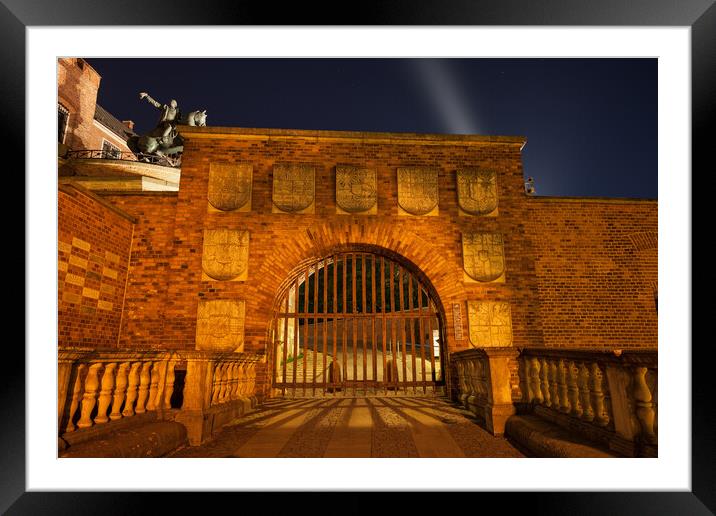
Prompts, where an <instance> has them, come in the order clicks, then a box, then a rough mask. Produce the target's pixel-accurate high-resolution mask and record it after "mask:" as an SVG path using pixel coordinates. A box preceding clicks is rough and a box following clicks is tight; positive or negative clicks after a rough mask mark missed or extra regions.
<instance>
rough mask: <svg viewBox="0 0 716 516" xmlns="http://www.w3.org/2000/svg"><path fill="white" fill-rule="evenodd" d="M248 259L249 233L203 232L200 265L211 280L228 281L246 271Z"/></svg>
mask: <svg viewBox="0 0 716 516" xmlns="http://www.w3.org/2000/svg"><path fill="white" fill-rule="evenodd" d="M248 258H249V232H248V231H242V230H236V229H207V230H204V252H203V255H202V259H201V265H202V268H203V269H204V272H205V273H206V274H207V275H208V276H209V277H211V278H213V279H215V280H220V281H228V280H232V279H234V278H237V277H239V276H240V275H241V274H243V273H244V272H245V271H246V268H247V266H248V261H249V260H248Z"/></svg>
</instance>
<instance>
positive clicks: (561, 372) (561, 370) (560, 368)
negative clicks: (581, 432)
mask: <svg viewBox="0 0 716 516" xmlns="http://www.w3.org/2000/svg"><path fill="white" fill-rule="evenodd" d="M567 374H568V373H567V365H566V364H565V363H564V360H561V359H560V360H559V362H558V364H557V390H558V391H559V411H560V412H563V413H565V414H569V408H570V407H569V397H568V395H567V393H568V392H569V390H568V387H567Z"/></svg>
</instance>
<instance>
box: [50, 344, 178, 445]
mask: <svg viewBox="0 0 716 516" xmlns="http://www.w3.org/2000/svg"><path fill="white" fill-rule="evenodd" d="M178 362H179V357H178V356H177V354H176V353H173V352H169V351H143V352H139V351H124V350H108V351H102V350H91V349H73V348H70V349H67V348H60V349H59V351H58V407H57V419H58V425H59V426H58V430H59V433H60V434H65V433H69V432H74V431H76V430H78V429H83V428H89V427H91V426H94V425H101V424H103V423H107V422H109V421H116V420H119V419H122V418H127V417H132V416H134V415H136V414H143V413H145V412H157V411H158V412H161V411H163V410H166V409H169V408H170V399H171V396H172V394H173V392H174V378H175V376H174V368H175V366H176V365H177V363H178Z"/></svg>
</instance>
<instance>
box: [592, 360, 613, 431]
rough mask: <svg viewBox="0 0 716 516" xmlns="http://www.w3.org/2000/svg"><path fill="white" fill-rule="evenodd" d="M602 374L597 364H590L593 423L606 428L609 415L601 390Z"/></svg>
mask: <svg viewBox="0 0 716 516" xmlns="http://www.w3.org/2000/svg"><path fill="white" fill-rule="evenodd" d="M603 379H604V374H603V373H602V370H601V368H600V367H599V364H597V363H596V362H593V363H592V367H591V380H592V382H591V388H592V389H591V391H592V392H591V395H592V407H594V422H595V423H596V424H597V425H599V426H607V425H608V424H609V414H607V410H606V408H605V404H604V391H603V389H602V385H603V383H602V382H603Z"/></svg>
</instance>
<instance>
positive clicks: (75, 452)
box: [60, 421, 187, 458]
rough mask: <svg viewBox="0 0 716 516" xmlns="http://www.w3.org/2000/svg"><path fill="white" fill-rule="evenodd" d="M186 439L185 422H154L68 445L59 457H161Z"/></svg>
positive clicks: (184, 442) (183, 443) (182, 443)
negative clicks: (183, 423)
mask: <svg viewBox="0 0 716 516" xmlns="http://www.w3.org/2000/svg"><path fill="white" fill-rule="evenodd" d="M186 442H187V433H186V428H185V427H184V425H182V424H180V423H177V422H174V421H157V422H152V423H145V424H141V425H139V426H136V427H133V428H127V429H121V430H115V431H113V432H110V433H108V434H105V435H103V436H102V437H101V438H97V439H91V440H89V441H85V442H82V443H80V444H77V445H75V446H70V447H68V448H67V449H66V450H64V451H63V452H61V453H60V457H61V458H72V457H102V458H117V457H162V456H164V455H166V454H167V453H169V452H171V451H173V450H175V449H176V448H178V447H180V446H183V445H185V444H186Z"/></svg>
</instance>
